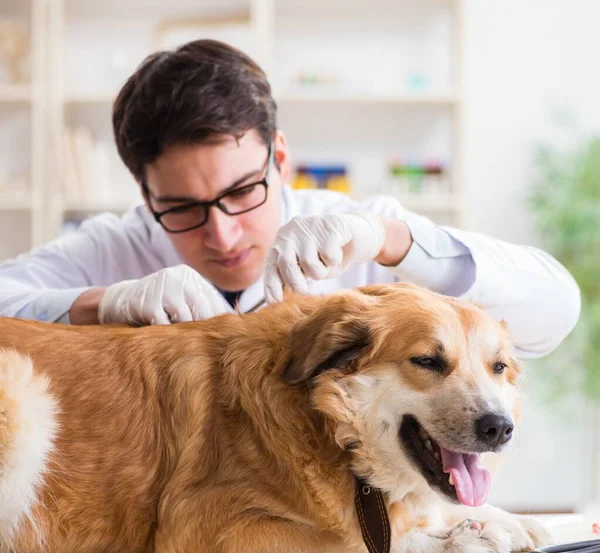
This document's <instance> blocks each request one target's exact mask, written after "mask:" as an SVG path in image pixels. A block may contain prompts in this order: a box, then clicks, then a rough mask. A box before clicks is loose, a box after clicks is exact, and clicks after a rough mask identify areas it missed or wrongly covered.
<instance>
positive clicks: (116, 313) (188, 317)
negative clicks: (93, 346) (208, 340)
mask: <svg viewBox="0 0 600 553" xmlns="http://www.w3.org/2000/svg"><path fill="white" fill-rule="evenodd" d="M226 312H227V309H226V307H225V299H224V298H223V297H222V296H221V294H219V292H218V291H217V290H216V289H215V288H214V287H213V286H212V285H211V284H209V282H208V281H207V280H205V279H204V278H203V277H202V276H200V274H199V273H197V272H196V271H195V270H194V269H192V268H191V267H188V266H187V265H177V266H175V267H168V268H166V269H162V270H160V271H158V272H156V273H152V274H151V275H148V276H147V277H144V278H142V279H140V280H124V281H123V282H117V283H116V284H113V285H112V286H109V287H108V288H107V289H106V291H105V293H104V296H103V298H102V299H101V300H100V304H99V306H98V319H99V320H100V323H101V324H109V323H126V324H132V325H149V324H150V325H154V324H171V323H183V322H187V321H201V320H204V319H209V318H210V317H214V316H215V315H220V314H221V313H226Z"/></svg>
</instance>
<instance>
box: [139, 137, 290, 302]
mask: <svg viewBox="0 0 600 553" xmlns="http://www.w3.org/2000/svg"><path fill="white" fill-rule="evenodd" d="M219 138H220V140H218V141H215V142H211V143H207V144H200V145H194V146H190V145H177V146H171V147H169V148H168V149H167V150H166V151H165V152H164V153H163V154H161V155H160V156H159V157H158V158H157V159H156V160H155V161H154V162H153V163H151V164H149V165H147V166H146V185H147V188H148V191H149V193H150V196H151V197H150V199H148V198H147V199H146V201H147V203H149V205H150V206H151V208H152V210H153V211H154V212H158V213H160V212H163V211H166V210H168V209H171V208H174V207H178V206H182V205H185V204H186V203H189V202H194V201H211V200H214V199H215V198H217V197H219V196H221V195H222V194H223V193H225V192H228V191H230V190H235V189H238V188H241V187H243V186H244V185H248V184H251V183H255V182H258V181H261V180H263V179H264V178H265V175H266V174H267V166H268V163H269V162H268V147H267V146H265V144H264V143H263V142H262V141H261V139H260V137H259V135H258V133H257V132H256V131H254V130H252V131H249V132H248V133H246V134H245V135H244V136H243V137H242V138H241V139H240V140H239V141H236V139H235V138H234V137H231V136H223V137H219ZM273 149H274V152H273V154H274V155H273V156H272V158H273V159H276V160H277V162H278V164H279V167H280V169H279V170H278V169H277V168H276V167H275V164H274V163H271V166H270V168H269V170H268V179H267V181H268V188H267V198H266V201H265V202H264V203H263V204H262V205H260V206H259V207H257V208H256V209H252V210H251V211H247V212H246V213H242V214H240V215H227V214H226V213H223V211H221V210H220V209H219V208H218V207H216V206H213V207H211V208H210V210H209V213H208V220H207V221H206V223H205V224H204V225H203V226H201V227H199V228H196V229H194V230H190V231H187V232H182V233H178V234H169V237H170V238H171V241H172V243H173V245H174V246H175V248H176V250H177V251H178V252H179V254H180V255H181V256H182V257H183V259H184V260H185V262H186V263H187V264H188V265H190V266H191V267H193V268H194V269H196V270H197V271H198V272H199V273H200V274H201V275H203V276H204V277H205V278H206V279H208V280H209V281H211V282H212V283H213V284H214V285H215V286H216V287H217V288H220V289H221V290H225V291H238V290H244V289H245V288H247V287H248V286H250V285H251V284H253V283H254V282H256V281H257V280H258V279H259V278H260V277H261V276H262V272H263V266H264V262H265V259H266V256H267V252H268V250H269V248H270V247H271V245H272V244H273V241H274V240H275V235H276V233H277V230H278V229H279V226H280V224H281V204H282V200H281V187H282V183H285V182H287V180H288V178H289V171H290V168H289V167H290V163H289V154H288V151H287V146H286V143H285V139H284V137H283V135H282V134H281V133H277V135H276V137H275V140H274V143H273ZM261 190H262V188H261ZM261 193H262V192H261ZM260 199H263V197H261V198H260Z"/></svg>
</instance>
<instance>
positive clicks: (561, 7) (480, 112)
mask: <svg viewBox="0 0 600 553" xmlns="http://www.w3.org/2000/svg"><path fill="white" fill-rule="evenodd" d="M467 6H468V9H467V14H468V15H467V22H466V28H467V41H468V42H467V64H466V72H467V90H466V95H467V104H466V105H467V106H468V108H467V114H466V116H467V125H466V128H467V164H466V167H465V172H466V176H467V179H468V181H467V186H468V198H467V201H468V218H467V226H468V227H469V228H471V229H473V230H477V231H481V232H486V233H489V234H492V235H495V236H497V237H500V238H504V239H506V240H510V241H515V242H530V243H532V242H533V243H536V242H537V240H536V237H535V234H534V231H533V228H532V224H531V218H530V217H529V215H528V214H527V210H526V207H525V205H524V197H525V194H526V191H527V175H528V170H529V162H530V159H531V158H530V156H531V151H532V147H533V146H534V144H535V143H536V142H537V141H539V140H541V139H545V138H547V137H550V136H552V135H553V133H554V131H553V126H552V124H551V121H550V117H551V115H552V113H553V112H554V111H556V110H562V109H567V110H569V111H571V112H572V113H573V114H574V115H576V116H577V118H578V119H579V121H580V123H581V125H582V128H583V129H587V130H595V131H596V132H598V131H600V71H598V60H597V54H598V52H600V32H599V29H598V22H599V21H600V2H598V1H596V0H468V1H467ZM599 216H600V209H599ZM565 370H568V367H565ZM527 388H528V394H529V396H530V399H529V402H528V403H526V405H525V413H524V419H525V420H524V424H523V426H522V428H521V434H520V437H519V439H518V440H517V444H516V447H515V448H514V449H513V451H512V452H511V454H510V455H509V456H508V458H507V462H506V463H505V464H504V465H503V467H502V468H501V470H500V474H499V475H498V477H497V478H496V479H495V480H494V482H493V487H492V501H494V502H496V503H500V504H503V505H506V506H508V507H513V508H522V507H524V506H526V505H529V506H534V507H539V508H542V509H558V508H561V507H563V508H569V507H570V508H575V507H578V506H579V505H580V504H581V502H582V501H584V498H585V494H586V481H585V478H584V476H582V474H581V472H582V469H583V467H584V464H583V460H582V455H583V452H584V451H585V447H586V443H585V442H586V439H587V435H586V428H585V426H584V420H585V416H584V414H583V411H582V408H581V407H577V406H576V408H575V420H573V421H570V422H569V421H566V420H564V417H563V416H562V415H561V414H556V415H553V414H552V413H551V412H550V411H551V410H550V409H549V408H548V407H546V406H543V405H541V402H540V401H537V402H536V401H534V400H532V396H533V397H535V396H536V382H535V380H532V379H530V382H529V385H528V386H527ZM599 470H600V469H599Z"/></svg>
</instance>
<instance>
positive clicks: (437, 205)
mask: <svg viewBox="0 0 600 553" xmlns="http://www.w3.org/2000/svg"><path fill="white" fill-rule="evenodd" d="M380 195H381V196H392V197H394V198H396V199H397V200H398V201H399V202H400V203H401V204H402V205H403V206H404V207H405V208H407V209H410V210H414V211H416V212H421V213H428V212H429V213H431V212H447V213H455V212H459V211H460V210H461V202H460V198H459V197H458V196H457V195H456V194H411V193H402V192H393V191H388V190H377V191H373V192H371V191H368V192H367V193H366V194H365V193H363V194H362V195H361V197H360V198H359V200H365V199H367V198H369V197H372V196H380Z"/></svg>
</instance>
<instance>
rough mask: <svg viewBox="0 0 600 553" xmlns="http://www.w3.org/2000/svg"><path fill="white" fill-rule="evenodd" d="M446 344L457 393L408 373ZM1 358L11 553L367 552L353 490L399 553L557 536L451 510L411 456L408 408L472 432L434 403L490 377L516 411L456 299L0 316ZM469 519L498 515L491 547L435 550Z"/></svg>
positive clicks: (422, 373) (510, 389)
mask: <svg viewBox="0 0 600 553" xmlns="http://www.w3.org/2000/svg"><path fill="white" fill-rule="evenodd" d="M436 347H443V348H444V349H445V355H446V358H447V359H448V368H447V374H446V375H445V376H441V375H440V374H439V373H436V371H428V370H425V369H422V368H415V367H414V366H413V365H411V363H410V361H409V359H410V358H411V357H412V356H416V355H422V354H423V353H424V352H430V351H431V348H436ZM0 350H1V353H0V552H1V553H6V552H12V551H16V552H18V553H37V552H39V551H45V552H47V553H101V552H106V553H109V552H110V553H134V552H136V553H137V552H139V553H142V552H148V553H149V552H154V551H156V552H157V553H213V552H214V553H237V552H240V553H241V552H244V553H252V552H272V553H278V552H281V553H283V552H285V553H292V552H313V551H314V552H316V551H319V552H321V551H328V552H336V551H356V552H364V551H366V549H365V546H364V544H363V541H362V536H361V533H360V529H359V525H358V522H357V516H356V513H355V510H354V502H353V495H354V480H353V474H359V475H360V476H361V477H363V478H365V479H367V480H368V481H369V482H370V483H371V484H372V485H374V486H377V487H379V488H381V489H382V491H383V492H384V494H385V496H386V500H387V501H388V506H389V510H390V517H391V521H392V528H393V544H394V545H393V550H394V551H400V550H405V549H406V548H408V549H411V550H412V551H416V552H417V551H438V550H439V551H442V550H446V549H447V550H450V549H451V546H452V544H455V546H456V547H459V548H460V549H463V550H466V551H492V550H498V551H504V550H506V548H507V547H512V546H516V545H519V546H520V545H525V546H531V545H533V544H539V543H540V542H542V541H544V540H545V539H546V535H545V534H544V532H543V531H542V530H541V529H540V528H538V527H537V526H532V525H529V526H527V525H525V523H523V524H522V523H521V522H520V521H518V520H517V519H516V518H515V519H513V518H511V517H510V516H509V515H508V514H505V513H500V512H499V511H497V510H485V511H478V510H477V509H474V510H472V511H468V512H467V511H466V510H465V509H466V508H463V507H460V506H456V507H454V506H452V505H451V504H450V503H447V502H446V501H445V500H443V499H441V498H439V497H438V495H437V494H435V493H432V491H431V489H430V488H429V487H428V485H427V484H426V483H425V482H424V480H423V477H422V476H421V475H420V474H419V472H418V471H417V470H416V469H415V468H414V466H412V465H411V463H410V461H409V460H408V458H407V457H406V456H405V455H404V453H403V452H402V447H401V445H400V443H399V440H398V438H397V437H398V428H397V425H398V424H400V420H399V417H400V418H401V416H402V414H403V413H404V412H407V411H406V407H403V405H411V401H412V402H413V403H414V404H415V405H416V406H417V407H416V408H417V409H421V407H419V405H421V404H423V405H425V404H427V401H429V399H431V401H437V402H438V403H439V402H441V403H443V402H444V401H446V402H447V405H446V406H445V408H446V412H447V417H448V424H449V425H456V424H459V421H460V420H461V419H460V413H458V412H457V411H456V409H453V408H448V405H450V403H449V402H456V401H457V399H458V400H460V398H457V397H456V396H454V397H452V398H449V397H446V398H444V396H442V395H440V393H441V392H439V391H436V389H437V390H442V389H446V392H445V393H446V394H451V393H452V394H455V393H456V390H460V389H461V386H462V389H464V390H466V392H465V393H468V394H469V397H472V396H473V394H475V392H476V391H477V390H478V389H479V388H478V379H488V380H489V381H490V383H491V384H489V385H488V388H489V389H491V388H490V386H492V387H493V389H494V390H495V391H494V393H496V394H497V396H498V398H499V399H498V401H503V402H506V404H507V405H508V406H509V407H510V408H512V407H514V398H515V397H516V393H515V391H516V385H517V376H518V371H519V369H518V365H517V363H516V361H515V360H514V358H513V357H512V353H511V344H510V339H509V337H508V336H507V334H506V332H505V330H504V329H503V327H502V326H501V325H500V324H498V323H496V322H495V321H493V320H492V319H491V318H490V317H489V316H487V315H486V314H485V313H483V312H482V311H480V310H479V309H477V308H475V307H473V306H470V305H468V304H465V303H461V302H459V301H457V300H454V299H450V298H445V297H443V296H440V295H437V294H434V293H431V292H427V291H424V290H421V289H419V288H417V287H414V286H410V285H393V286H392V285H388V286H371V287H365V288H362V289H358V290H356V291H348V292H344V293H340V294H336V295H333V296H329V297H302V296H292V297H288V299H287V301H285V302H283V303H281V304H277V305H272V306H269V307H267V308H265V309H263V310H261V311H259V312H257V313H253V314H248V315H224V316H221V317H218V318H214V319H211V320H208V321H204V322H198V323H186V324H179V325H173V326H165V327H145V328H137V329H135V328H128V327H121V326H112V327H111V326H108V327H100V326H97V327H74V326H62V325H49V324H45V323H37V322H32V321H23V320H16V319H1V320H0ZM500 358H501V359H502V362H503V363H506V365H507V369H506V371H505V372H504V374H502V375H500V376H499V375H495V374H494V373H493V369H492V365H493V361H494V360H496V359H500ZM30 360H31V361H30ZM31 363H32V365H31ZM332 366H333V367H337V368H333V369H331V367H332ZM442 381H444V383H443V384H442ZM446 386H450V388H445V387H446ZM486 389H487V388H486ZM450 390H454V391H452V392H451V391H450ZM481 393H482V394H483V393H484V392H481ZM485 393H488V392H485ZM489 393H491V392H489ZM465 397H466V396H465ZM415 398H421V399H420V400H419V401H420V402H421V403H418V404H417V403H415V401H416V399H415ZM423 398H428V399H427V401H425V399H423ZM465 407H470V406H469V405H465ZM425 408H427V409H429V411H427V412H425V411H424V412H423V415H421V414H419V413H417V415H418V416H423V417H425V418H426V419H427V417H429V416H430V412H431V422H427V425H426V427H427V429H428V431H431V432H432V436H434V435H439V436H440V437H442V438H443V439H446V438H444V436H445V434H444V432H446V430H444V429H443V428H441V427H442V426H443V425H444V417H440V414H439V412H438V413H435V410H436V408H435V407H434V406H433V404H431V405H430V406H429V407H427V406H426V405H425V407H423V408H422V409H425ZM472 408H474V407H472ZM396 411H398V412H396ZM465 412H466V411H465ZM462 416H463V417H466V416H467V415H465V414H464V412H463V415H462ZM394 425H396V426H394ZM451 438H452V437H451ZM452 439H454V438H452ZM23 458H25V459H26V461H27V462H26V465H27V466H26V467H25V468H23V466H21V465H19V464H18V459H23ZM11 490H12V492H11ZM15 490H16V491H18V492H19V495H18V497H20V498H21V499H20V500H19V501H20V504H19V503H18V502H17V504H13V505H9V504H8V503H7V501H8V498H10V497H11V495H10V494H11V493H13V495H14V493H16V492H15ZM432 497H435V498H437V499H435V500H432ZM13 503H14V502H13ZM484 509H487V508H484ZM465 513H467V514H469V513H471V514H473V515H474V514H476V513H479V516H476V518H482V517H487V518H490V517H491V518H494V521H492V522H493V523H492V522H490V523H489V524H488V530H487V532H488V535H487V536H486V535H484V534H485V528H484V529H483V530H481V531H479V530H478V531H477V532H479V534H477V535H475V534H473V532H475V530H473V528H472V526H468V525H467V526H468V527H466V526H465V525H464V524H463V525H460V526H459V527H455V528H454V529H453V530H451V529H448V530H447V531H446V530H444V532H446V534H443V535H442V536H440V535H438V534H436V535H434V534H431V533H427V532H428V529H431V527H432V525H436V526H439V525H440V524H443V525H444V526H445V527H446V526H447V527H448V528H450V526H451V525H452V524H454V523H455V522H458V521H460V520H462V519H464V518H465ZM496 519H497V520H501V522H502V527H501V528H500V527H499V526H498V527H494V525H493V524H500V523H499V522H497V520H496ZM457 536H458V537H457ZM492 538H493V539H492ZM424 539H425V540H430V539H435V540H437V541H436V543H437V542H439V543H440V544H442V545H441V547H442V548H441V549H439V547H438V546H437V545H436V547H438V549H434V548H432V546H431V544H430V543H429V542H426V541H423V540H424ZM403 540H404V541H403ZM406 540H408V541H406ZM411 540H412V541H411ZM453 540H454V541H453ZM461 540H462V541H461ZM494 540H495V541H494ZM503 540H504V541H503ZM490 544H491V545H490ZM503 548H504V549H503Z"/></svg>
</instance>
